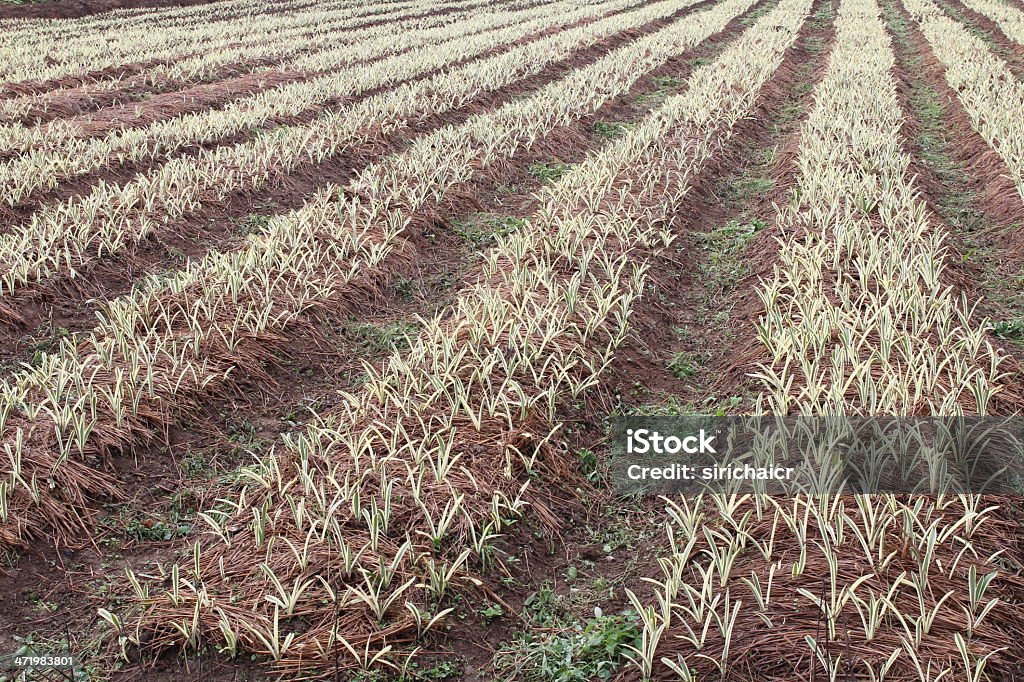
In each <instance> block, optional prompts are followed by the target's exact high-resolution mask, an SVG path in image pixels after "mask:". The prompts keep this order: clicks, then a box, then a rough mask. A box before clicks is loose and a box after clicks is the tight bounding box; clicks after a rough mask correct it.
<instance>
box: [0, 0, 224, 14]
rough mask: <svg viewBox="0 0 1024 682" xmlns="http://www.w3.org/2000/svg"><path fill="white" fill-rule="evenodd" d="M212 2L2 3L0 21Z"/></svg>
mask: <svg viewBox="0 0 1024 682" xmlns="http://www.w3.org/2000/svg"><path fill="white" fill-rule="evenodd" d="M211 1H212V0H36V1H33V2H25V3H24V4H18V3H15V2H10V1H9V0H8V1H6V2H3V3H0V19H75V18H77V17H85V16H89V15H90V14H98V13H100V12H109V11H111V10H115V9H129V8H137V7H183V6H185V5H206V4H209V3H210V2H211Z"/></svg>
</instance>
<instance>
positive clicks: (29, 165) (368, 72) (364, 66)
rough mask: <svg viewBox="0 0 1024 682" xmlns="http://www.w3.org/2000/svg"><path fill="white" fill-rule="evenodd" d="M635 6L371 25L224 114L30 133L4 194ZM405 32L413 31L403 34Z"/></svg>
mask: <svg viewBox="0 0 1024 682" xmlns="http://www.w3.org/2000/svg"><path fill="white" fill-rule="evenodd" d="M635 1H636V0H622V1H620V2H609V3H605V4H597V5H595V6H593V7H586V8H584V9H580V8H579V3H577V2H574V1H569V2H558V3H552V4H549V5H543V6H541V7H540V8H539V9H538V8H528V9H525V10H524V9H520V8H521V7H523V6H530V5H532V4H533V2H532V0H521V1H518V2H510V3H509V4H508V11H494V10H492V11H490V12H487V13H480V12H479V10H478V9H476V8H472V7H471V8H469V9H468V10H466V11H465V12H462V13H454V15H453V18H454V19H455V21H445V22H444V25H442V26H441V27H435V28H427V29H423V30H416V31H414V30H411V27H410V26H407V25H406V26H402V25H401V22H396V23H397V24H399V26H395V25H393V24H390V23H389V24H387V25H381V26H378V27H375V28H374V29H371V30H370V31H369V33H371V35H362V34H363V33H364V32H362V31H359V32H358V33H359V34H361V35H358V36H354V37H353V39H352V40H351V41H348V42H347V44H345V45H343V46H341V47H335V48H333V49H331V50H329V51H327V52H319V53H317V54H315V55H309V56H307V57H305V58H304V59H308V60H311V61H314V60H315V62H316V68H315V71H319V72H321V73H322V74H323V75H321V76H317V77H313V78H308V79H303V80H300V81H297V82H291V83H286V84H283V85H280V86H277V87H272V88H267V89H265V90H261V91H259V92H257V93H256V94H254V95H251V96H249V97H244V98H241V99H237V100H235V101H233V102H231V103H230V104H228V105H227V106H225V107H222V108H217V109H207V110H204V111H199V112H195V113H187V114H184V115H182V116H175V117H173V118H168V119H164V120H161V121H156V122H154V123H153V124H152V125H149V126H146V127H140V128H128V129H122V130H114V131H112V132H110V133H109V134H107V135H105V136H103V137H99V138H89V137H83V136H80V135H79V134H78V133H77V131H76V128H77V129H79V130H80V129H81V127H82V126H80V125H75V124H74V123H62V124H58V125H56V126H53V125H48V126H33V127H23V128H21V130H23V131H24V132H25V133H26V134H25V135H24V136H23V137H21V138H20V139H18V140H16V141H14V144H13V146H14V147H16V148H21V149H29V148H31V149H30V151H28V152H27V153H24V154H22V155H20V156H18V157H16V158H14V159H12V160H10V161H8V162H5V163H2V164H0V192H2V193H3V194H4V196H6V197H7V202H8V203H9V204H11V205H12V206H13V205H16V204H17V203H18V202H19V201H21V200H22V199H23V198H25V197H27V196H29V195H31V194H32V193H33V192H37V191H39V190H40V189H48V188H54V187H57V186H58V185H59V184H61V183H62V182H66V181H67V180H69V179H70V178H73V177H75V176H78V175H85V174H88V173H95V172H97V171H99V170H102V169H103V168H105V167H108V166H109V165H111V164H120V163H138V162H140V161H149V160H153V159H157V158H159V157H161V156H165V155H168V154H174V153H175V152H177V151H179V150H181V149H183V148H185V147H189V146H192V145H209V144H214V143H217V142H219V141H221V140H224V139H228V138H230V137H231V136H233V135H237V134H239V133H242V132H248V131H251V130H253V129H254V128H257V127H259V126H262V125H264V124H266V123H267V121H270V120H275V119H288V118H290V117H294V116H298V115H300V114H303V113H304V112H307V111H311V110H313V109H314V108H315V107H317V106H321V105H325V104H330V103H331V102H333V101H336V100H339V99H341V98H344V97H351V96H353V95H358V94H359V93H360V92H364V91H365V90H366V89H368V88H375V87H384V86H386V85H387V84H389V83H392V82H395V81H399V80H401V79H403V78H404V77H406V74H408V73H409V71H410V68H413V69H415V71H416V72H424V71H426V70H428V69H430V68H438V67H439V66H443V65H445V64H450V63H451V62H452V58H453V57H455V56H457V55H460V54H467V53H468V54H470V55H472V54H479V53H480V51H481V50H486V49H493V48H495V47H501V46H504V45H507V44H508V41H510V40H517V39H520V38H523V37H528V36H529V35H530V34H531V33H532V32H536V31H540V30H546V29H555V28H560V27H562V26H565V25H568V24H571V23H575V22H578V21H581V20H586V19H593V18H594V17H596V16H601V14H602V13H604V12H611V11H614V10H617V9H621V8H623V7H628V5H629V4H631V3H635ZM447 16H448V15H445V17H447ZM396 30H402V31H403V33H402V34H401V35H397V36H396V35H395V33H394V31H396ZM344 38H345V36H343V35H342V36H339V39H344ZM417 48H418V49H417ZM375 60H379V61H375ZM413 64H415V66H414V67H411V65H413ZM303 66H304V67H307V68H308V67H311V66H312V64H311V63H306V64H304V65H303ZM286 69H287V67H286Z"/></svg>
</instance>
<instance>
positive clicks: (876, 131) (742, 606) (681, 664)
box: [630, 0, 1020, 682]
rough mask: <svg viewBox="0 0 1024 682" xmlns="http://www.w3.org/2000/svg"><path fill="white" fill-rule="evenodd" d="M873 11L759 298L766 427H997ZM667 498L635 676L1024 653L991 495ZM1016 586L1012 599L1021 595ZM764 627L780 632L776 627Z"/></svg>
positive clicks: (883, 675) (840, 42)
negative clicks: (814, 419) (869, 420)
mask: <svg viewBox="0 0 1024 682" xmlns="http://www.w3.org/2000/svg"><path fill="white" fill-rule="evenodd" d="M894 67H895V56H894V52H893V47H892V41H891V37H890V36H889V34H888V33H887V31H886V28H885V24H884V23H883V21H882V19H881V16H880V9H879V7H878V4H877V3H876V1H875V0H843V2H842V3H841V5H840V10H839V14H838V17H837V19H836V38H835V44H834V47H833V49H832V52H831V55H830V58H829V62H828V69H827V71H826V73H825V74H824V76H823V78H822V80H821V82H820V83H819V85H818V86H817V88H816V90H815V96H814V107H813V109H812V111H811V112H810V114H809V115H808V118H807V120H806V121H805V122H804V124H803V125H802V128H801V133H800V138H799V139H800V147H799V154H798V157H797V159H796V162H795V165H796V168H797V169H798V175H797V180H796V186H795V188H794V189H793V191H792V198H791V201H790V203H789V205H787V206H783V207H781V208H780V209H779V212H778V215H777V225H778V228H779V232H780V234H781V235H783V236H781V237H780V238H779V246H780V258H779V263H778V265H777V266H776V267H775V271H774V273H773V275H772V276H770V277H768V278H766V279H764V280H762V282H761V284H760V286H759V287H758V296H759V298H760V301H761V303H762V305H763V306H764V312H763V314H762V315H761V317H760V320H759V323H758V325H757V334H758V338H759V340H760V341H761V346H762V350H763V352H764V358H765V360H764V363H763V364H762V366H761V369H760V371H759V372H758V373H756V374H755V377H756V378H757V379H759V383H760V384H761V388H762V393H761V396H760V398H759V399H758V402H757V406H756V408H755V410H756V412H758V413H771V414H778V415H785V414H800V415H809V416H821V415H844V414H846V415H877V414H889V415H951V414H965V413H976V414H985V413H986V412H987V410H988V409H989V406H990V404H991V402H992V398H993V396H995V395H996V394H998V392H999V391H1000V390H1001V388H1002V384H1003V382H1004V381H1005V376H1004V375H1003V373H1002V371H1001V369H1000V365H1001V362H1002V357H1001V356H1000V354H999V353H998V352H997V351H996V350H995V349H994V348H993V347H992V346H991V344H989V342H988V341H987V339H986V338H985V331H984V330H985V325H984V322H983V321H979V320H977V319H975V316H974V315H973V308H972V306H970V305H969V304H968V303H967V302H966V301H965V300H964V298H963V297H962V296H961V295H960V294H959V293H957V292H956V291H954V290H952V289H951V288H949V287H948V286H947V285H946V284H945V283H944V282H945V280H946V274H945V268H946V265H945V258H946V252H947V249H946V246H945V233H944V231H943V229H942V226H941V225H939V224H937V222H936V221H935V219H934V217H933V216H932V214H930V213H929V211H928V209H927V207H926V204H925V201H924V199H923V198H922V197H921V196H920V195H919V192H918V189H917V187H916V186H915V183H914V178H913V176H912V174H911V172H910V168H909V167H910V161H911V159H910V157H909V155H908V154H907V152H906V151H905V150H904V146H903V140H902V139H901V133H900V130H901V124H902V122H903V120H902V118H903V112H902V109H901V106H900V101H899V98H898V95H897V87H896V82H895V79H894V75H893V74H894ZM936 492H938V494H936V495H930V496H924V495H916V496H896V495H877V496H872V495H849V496H842V495H835V494H822V495H801V496H796V497H794V498H790V499H779V498H774V497H769V496H765V495H742V496H741V495H738V494H734V495H725V494H716V495H708V496H700V497H698V498H696V499H686V500H668V507H667V512H668V516H669V520H668V522H667V523H666V530H667V536H668V540H669V543H670V546H671V553H670V554H669V556H667V557H666V558H664V559H663V560H662V561H661V569H662V576H661V577H660V578H659V579H657V580H652V581H651V582H652V583H653V586H654V590H653V591H654V597H653V598H649V599H648V598H646V597H643V598H642V597H639V596H637V595H636V594H631V595H630V596H631V599H632V601H633V603H634V605H635V607H636V608H637V609H638V611H639V613H640V614H641V618H642V620H643V622H644V637H643V646H642V647H641V648H640V650H638V651H637V652H636V657H635V658H636V662H637V664H638V665H639V666H640V668H641V670H642V672H643V673H644V674H645V675H646V676H650V675H652V674H653V673H655V672H656V671H660V674H661V675H662V676H667V675H671V676H672V677H675V678H678V679H682V680H697V679H711V678H715V679H719V678H720V679H730V676H733V677H738V678H741V679H747V678H748V677H749V676H750V675H752V674H753V671H757V674H759V675H764V676H769V677H774V676H783V677H786V676H791V675H792V674H793V673H794V670H795V666H797V665H798V664H797V661H802V662H803V663H800V664H799V669H800V670H801V671H806V672H807V673H808V674H812V675H813V674H816V673H810V671H811V670H812V669H813V670H815V671H818V672H820V673H822V674H823V675H824V677H825V679H830V680H837V679H843V677H844V676H851V677H857V678H858V679H860V678H863V679H871V680H895V679H901V680H902V679H917V680H921V682H927V681H930V680H938V679H942V678H943V677H947V676H948V677H949V678H950V679H965V680H970V681H971V682H976V681H979V680H985V679H989V677H987V673H986V670H987V669H988V670H991V669H992V668H994V667H996V666H1000V667H1001V669H1002V670H1004V671H1005V670H1007V668H1006V666H1007V665H1008V664H1009V663H1011V662H1012V661H1013V660H1014V659H1015V658H1019V653H1020V652H1019V647H1015V646H1014V645H1012V644H1010V642H1009V637H1008V633H1009V632H1010V624H1011V623H1013V622H1014V621H1015V620H1017V619H1018V618H1019V617H1020V612H1019V607H1015V606H1008V605H1005V604H1001V603H1000V600H999V599H998V598H997V597H996V594H997V593H998V590H999V588H998V587H996V586H998V585H999V584H1000V579H1001V571H1000V563H999V555H1000V554H1001V552H1002V551H1003V548H1004V547H1005V546H1006V543H1007V541H1008V540H1007V538H1006V537H1005V533H1006V532H1007V529H1006V528H1005V527H1000V526H999V525H998V524H999V521H998V513H997V512H998V510H999V505H998V503H993V501H992V500H991V499H986V498H984V497H982V496H980V495H966V494H950V493H948V492H942V491H936ZM1008 592H1009V591H1008ZM758 633H763V634H758Z"/></svg>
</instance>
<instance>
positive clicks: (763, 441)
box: [611, 416, 1024, 495]
mask: <svg viewBox="0 0 1024 682" xmlns="http://www.w3.org/2000/svg"><path fill="white" fill-rule="evenodd" d="M611 436H612V460H611V475H612V480H613V484H614V486H615V489H616V491H617V492H619V493H620V494H637V493H640V494H650V495H665V494H697V493H700V492H724V493H733V492H736V493H748V492H749V493H766V494H772V495H798V494H801V495H802V494H826V493H834V494H851V493H926V494H935V493H985V494H1022V493H1024V476H1022V472H1024V467H1022V463H1024V418H1021V417H839V416H836V417H710V416H692V417H622V418H617V419H614V420H613V421H612V434H611Z"/></svg>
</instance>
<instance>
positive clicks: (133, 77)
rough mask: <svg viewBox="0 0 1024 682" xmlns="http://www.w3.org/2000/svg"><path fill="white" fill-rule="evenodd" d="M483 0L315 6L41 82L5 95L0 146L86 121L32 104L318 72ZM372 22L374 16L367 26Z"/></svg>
mask: <svg viewBox="0 0 1024 682" xmlns="http://www.w3.org/2000/svg"><path fill="white" fill-rule="evenodd" d="M524 4H535V3H524ZM483 5H484V3H483V2H482V1H481V0H470V1H465V0H460V1H459V2H450V3H447V4H444V5H442V4H440V3H437V2H420V3H417V4H415V5H412V6H409V7H407V8H406V9H403V10H401V11H398V12H395V13H394V14H393V15H389V16H387V17H380V16H377V15H372V17H371V19H368V18H367V17H365V16H355V17H353V16H350V14H349V13H347V12H342V13H340V17H339V18H331V16H332V15H331V14H325V13H317V14H314V15H313V16H311V17H307V18H306V19H304V20H303V21H300V22H294V23H296V26H294V27H292V28H287V27H283V28H281V29H277V28H274V27H270V28H269V29H268V30H266V31H263V32H257V33H256V34H255V35H249V36H244V37H243V38H242V39H240V40H235V41H230V42H228V43H226V44H225V45H224V46H222V47H219V48H213V47H209V48H207V49H205V50H199V51H196V50H194V49H191V50H190V52H189V53H187V54H184V53H183V54H182V55H181V56H180V57H179V58H177V59H173V60H165V61H159V62H157V63H155V64H150V65H147V66H146V67H144V68H141V69H140V70H135V69H128V70H127V71H128V72H127V73H122V72H121V71H120V70H115V71H114V72H113V73H112V74H110V75H107V76H102V77H98V78H91V77H90V78H85V79H84V80H85V82H84V83H80V82H79V80H70V81H69V82H67V84H66V85H65V86H62V87H55V88H51V87H47V86H45V85H43V86H40V87H41V89H42V91H41V92H38V93H35V92H31V91H30V92H29V93H27V94H25V95H23V96H21V97H16V98H11V99H7V100H3V101H0V116H2V117H3V120H7V121H9V122H8V123H7V124H6V125H4V126H3V127H0V140H2V141H3V142H4V144H0V150H3V151H5V152H7V151H9V150H16V149H23V148H26V146H27V145H31V144H38V143H43V142H49V143H51V144H52V143H55V142H60V141H61V140H62V139H64V137H66V136H67V135H65V131H64V130H63V129H64V128H68V129H69V130H68V131H67V132H70V133H75V132H76V131H77V130H78V128H79V127H80V126H78V125H76V124H75V123H74V122H73V121H68V120H66V119H55V120H52V121H50V122H49V123H48V124H47V125H36V122H35V121H34V120H32V119H33V114H34V112H46V111H47V110H49V109H50V108H53V107H63V108H65V109H69V110H72V111H73V110H74V108H75V107H76V106H78V107H81V108H82V109H83V110H88V109H95V108H97V106H98V105H97V104H96V103H97V102H100V103H116V102H118V101H124V102H130V101H131V100H132V98H137V97H139V96H140V93H141V92H144V91H148V92H168V91H171V90H173V89H182V88H187V87H189V86H193V85H198V84H203V83H209V82H215V81H217V80H219V79H222V78H226V77H231V76H237V75H239V74H248V73H251V74H256V75H257V76H259V75H262V76H264V77H266V78H267V79H268V80H269V79H273V78H274V77H275V76H276V75H278V74H280V73H282V72H283V73H285V74H289V75H291V76H292V77H297V76H304V75H306V74H305V73H296V72H302V71H304V70H309V71H310V74H312V75H315V74H314V73H313V72H315V71H316V69H315V67H313V68H311V67H310V64H311V63H312V64H315V63H316V61H317V57H318V55H320V54H321V53H324V54H325V57H324V58H323V61H322V66H323V68H329V67H330V64H331V57H330V55H331V54H333V52H334V51H335V50H337V49H343V48H344V47H346V46H348V45H349V44H351V43H353V42H359V41H363V40H371V39H373V38H375V37H378V36H380V35H391V36H392V38H393V39H394V40H395V42H396V43H400V42H402V41H403V40H405V33H406V32H407V31H408V32H412V31H419V30H421V29H427V28H431V27H440V26H444V25H445V24H449V23H451V22H453V21H457V20H459V19H464V18H466V16H467V13H466V11H467V10H470V11H472V10H474V9H476V10H477V11H479V9H480V8H481V7H482V6H483ZM511 5H512V3H509V6H511ZM441 9H443V10H444V11H443V12H442V11H440V10H441ZM368 22H372V24H371V25H369V26H366V24H367V23H368ZM378 22H379V23H378ZM396 32H397V33H398V35H396ZM20 49H25V48H24V47H22V48H20ZM396 49H398V48H396ZM99 106H102V105H99ZM36 115H38V114H36ZM71 136H73V135H71Z"/></svg>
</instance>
